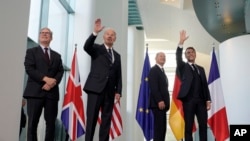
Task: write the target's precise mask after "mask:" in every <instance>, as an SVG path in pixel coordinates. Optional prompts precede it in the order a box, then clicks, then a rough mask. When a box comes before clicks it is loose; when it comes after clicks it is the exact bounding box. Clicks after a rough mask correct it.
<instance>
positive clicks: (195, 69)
mask: <svg viewBox="0 0 250 141" xmlns="http://www.w3.org/2000/svg"><path fill="white" fill-rule="evenodd" d="M192 67H193V69H194V72H196V73H197V74H199V71H198V69H197V68H196V66H195V65H194V64H192Z"/></svg>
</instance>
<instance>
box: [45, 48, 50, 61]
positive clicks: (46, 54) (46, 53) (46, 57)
mask: <svg viewBox="0 0 250 141" xmlns="http://www.w3.org/2000/svg"><path fill="white" fill-rule="evenodd" d="M44 50H45V52H44V55H45V59H46V62H47V63H48V64H49V62H50V60H49V53H48V48H44Z"/></svg>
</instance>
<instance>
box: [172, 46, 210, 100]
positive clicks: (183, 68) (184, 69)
mask: <svg viewBox="0 0 250 141" xmlns="http://www.w3.org/2000/svg"><path fill="white" fill-rule="evenodd" d="M182 52H183V48H180V47H178V48H177V50H176V62H177V69H178V71H179V73H180V79H181V87H180V91H179V94H178V97H177V98H178V99H180V100H183V99H185V98H186V97H187V95H188V94H189V92H190V88H191V85H192V81H193V70H192V67H191V66H190V65H189V64H188V63H186V62H184V61H183V59H182ZM196 66H197V68H198V70H199V72H200V78H201V82H202V90H203V92H202V99H203V100H204V101H208V100H209V101H210V100H211V98H210V93H209V89H208V84H207V78H206V74H205V70H204V68H203V67H201V66H199V65H196Z"/></svg>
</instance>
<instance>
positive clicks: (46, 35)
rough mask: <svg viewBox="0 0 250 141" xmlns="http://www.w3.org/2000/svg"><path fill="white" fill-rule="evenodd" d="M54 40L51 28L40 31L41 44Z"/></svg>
mask: <svg viewBox="0 0 250 141" xmlns="http://www.w3.org/2000/svg"><path fill="white" fill-rule="evenodd" d="M51 40H52V33H51V31H50V30H49V29H47V28H44V29H42V30H41V31H40V33H39V41H40V43H41V44H49V43H50V42H51Z"/></svg>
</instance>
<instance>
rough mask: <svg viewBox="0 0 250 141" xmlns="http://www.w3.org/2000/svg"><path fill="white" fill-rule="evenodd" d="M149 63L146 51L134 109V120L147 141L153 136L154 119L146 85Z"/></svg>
mask: <svg viewBox="0 0 250 141" xmlns="http://www.w3.org/2000/svg"><path fill="white" fill-rule="evenodd" d="M150 68H151V67H150V62H149V57H148V49H147V50H146V56H145V60H144V65H143V71H142V77H141V85H140V91H139V97H138V103H137V109H136V120H137V122H138V124H139V125H140V127H141V129H142V131H143V134H144V137H145V139H146V140H147V141H149V140H151V139H153V135H154V132H153V131H154V130H153V129H154V123H153V121H154V117H153V113H152V111H151V110H150V109H148V106H149V104H148V103H149V91H150V90H149V85H148V73H149V70H150Z"/></svg>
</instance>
